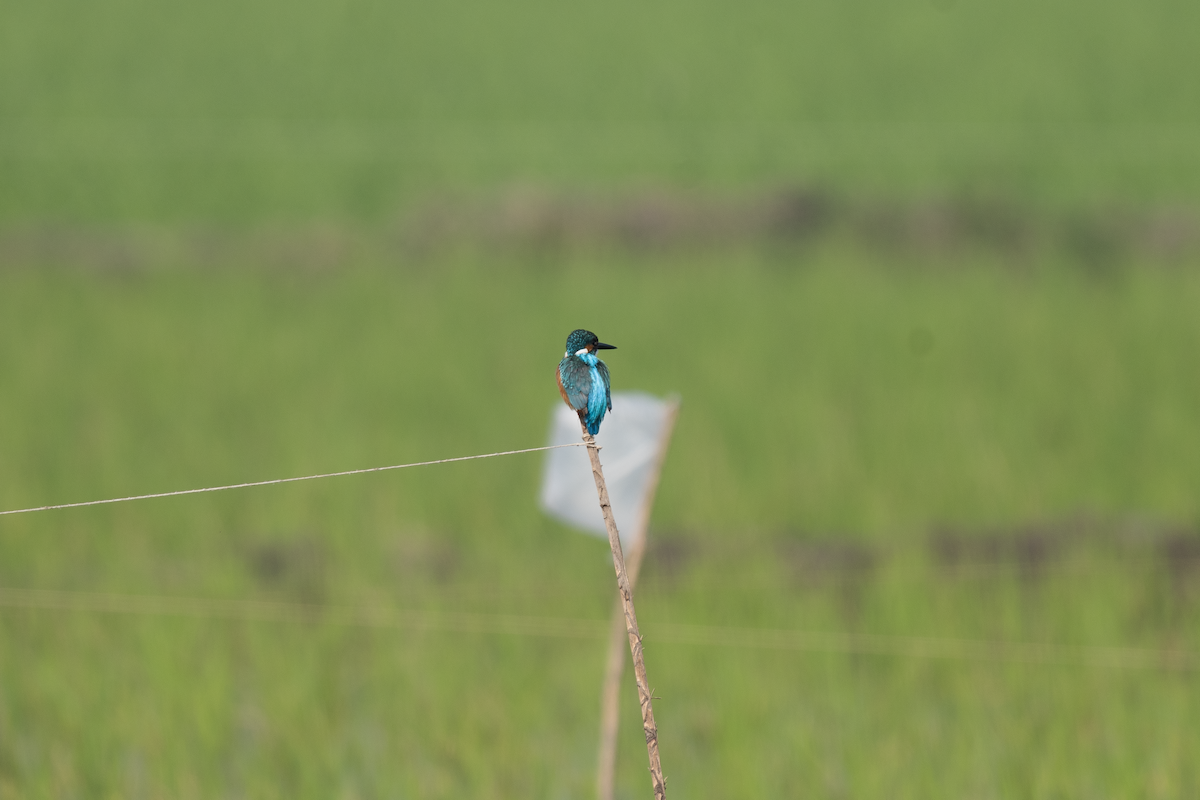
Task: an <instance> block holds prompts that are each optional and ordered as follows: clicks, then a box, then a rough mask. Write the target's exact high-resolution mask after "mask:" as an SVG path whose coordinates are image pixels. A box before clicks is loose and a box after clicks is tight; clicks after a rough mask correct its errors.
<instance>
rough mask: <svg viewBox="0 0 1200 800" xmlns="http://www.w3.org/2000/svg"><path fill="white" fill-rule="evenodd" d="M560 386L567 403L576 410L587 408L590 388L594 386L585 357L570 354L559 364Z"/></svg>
mask: <svg viewBox="0 0 1200 800" xmlns="http://www.w3.org/2000/svg"><path fill="white" fill-rule="evenodd" d="M558 387H559V390H560V391H561V392H562V396H563V399H564V400H566V401H567V405H569V406H570V407H571V408H573V409H575V410H576V411H581V410H583V409H585V408H587V401H588V390H590V389H591V388H592V376H591V373H590V372H589V370H588V365H587V364H585V363H584V362H583V359H581V358H578V357H575V356H568V357H567V358H564V359H563V360H562V361H560V362H559V364H558Z"/></svg>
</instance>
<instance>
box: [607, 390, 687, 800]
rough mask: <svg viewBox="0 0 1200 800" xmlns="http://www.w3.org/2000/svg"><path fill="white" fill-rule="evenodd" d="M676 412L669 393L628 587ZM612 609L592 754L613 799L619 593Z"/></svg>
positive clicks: (637, 567) (621, 632)
mask: <svg viewBox="0 0 1200 800" xmlns="http://www.w3.org/2000/svg"><path fill="white" fill-rule="evenodd" d="M678 416H679V399H678V397H673V398H671V399H670V401H669V405H668V407H667V414H666V418H665V419H664V420H663V427H662V431H661V433H660V435H659V440H658V452H657V456H656V459H655V463H654V466H653V469H652V471H651V473H650V478H649V485H648V486H647V487H646V497H645V501H644V502H643V504H642V508H641V515H640V516H639V518H638V524H637V529H636V530H635V531H634V536H633V541H632V543H631V546H630V548H629V559H628V560H627V561H626V562H625V567H626V572H627V573H628V575H629V587H630V589H632V588H633V587H634V586H636V585H637V579H638V573H639V572H640V571H641V566H642V557H643V556H644V555H645V552H646V536H647V535H648V533H649V530H650V512H651V511H652V509H653V507H654V494H655V492H656V491H657V490H658V479H659V477H660V476H661V475H662V466H663V461H664V460H665V458H666V455H667V445H668V444H669V443H670V441H671V433H672V431H673V430H674V428H675V419H676V417H678ZM615 606H616V607H615V608H614V609H613V617H612V627H611V630H610V632H609V636H608V658H607V660H606V662H605V667H604V688H603V689H602V691H601V693H600V745H599V748H598V750H597V755H596V798H597V800H613V787H614V783H615V780H616V772H617V728H618V724H619V722H620V719H621V706H620V699H621V676H622V675H623V674H624V672H625V639H626V635H627V632H626V630H625V613H624V608H623V603H622V600H621V598H620V597H618V598H617V599H616V602H615Z"/></svg>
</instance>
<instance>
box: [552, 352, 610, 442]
mask: <svg viewBox="0 0 1200 800" xmlns="http://www.w3.org/2000/svg"><path fill="white" fill-rule="evenodd" d="M616 349H617V348H616V347H615V346H614V345H611V344H604V342H602V341H600V338H599V337H598V336H596V334H594V333H592V332H591V331H585V330H584V329H583V328H579V329H577V330H573V331H571V335H570V336H568V337H567V352H566V353H564V354H563V360H562V361H560V362H558V369H557V370H556V373H555V376H556V377H557V378H558V392H559V394H561V395H562V399H563V401H564V402H566V404H567V405H568V406H570V407H571V408H572V409H573V410H574V411H575V412H576V413H577V414H579V421H580V422H581V423H583V424H584V425H585V426H586V427H587V432H588V433H589V434H591V435H592V436H595V435H596V434H597V433H599V432H600V423H601V422H603V421H604V412H606V411H612V390H611V389H610V386H609V380H608V366H607V365H605V363H604V362H603V361H601V360H600V359H599V358H597V357H596V351H597V350H616Z"/></svg>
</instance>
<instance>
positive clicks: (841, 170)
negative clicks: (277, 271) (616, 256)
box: [0, 0, 1200, 225]
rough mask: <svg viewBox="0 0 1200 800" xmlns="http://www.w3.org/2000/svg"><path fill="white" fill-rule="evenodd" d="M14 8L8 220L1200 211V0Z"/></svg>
mask: <svg viewBox="0 0 1200 800" xmlns="http://www.w3.org/2000/svg"><path fill="white" fill-rule="evenodd" d="M3 13H4V17H5V24H4V26H3V29H2V30H0V171H2V172H3V174H4V176H5V178H4V180H3V181H2V182H0V220H6V221H8V220H17V221H28V220H30V219H34V220H42V219H51V220H61V219H67V220H76V221H88V222H93V223H106V222H112V221H114V220H115V221H121V222H126V223H129V222H134V223H144V222H147V221H160V222H162V221H168V222H178V221H193V220H195V219H197V218H201V219H211V220H218V221H221V222H224V223H228V224H234V225H244V224H247V223H252V222H255V221H262V220H278V219H291V220H294V219H300V220H310V219H319V220H320V219H328V218H339V219H352V220H362V219H372V220H376V221H378V220H387V219H389V218H390V215H393V214H395V213H396V212H397V211H398V210H399V209H400V208H402V207H403V206H404V205H405V204H406V203H407V202H409V201H411V200H412V199H413V198H418V199H420V198H422V197H424V195H425V194H427V193H428V192H430V191H434V192H440V191H445V190H446V189H447V188H449V187H458V188H467V189H475V188H478V187H480V186H491V185H497V184H505V183H508V182H511V181H514V180H531V181H536V182H540V183H549V184H554V185H565V186H567V187H570V188H577V187H579V186H589V187H596V188H604V187H612V186H618V187H620V186H624V185H626V184H628V183H630V182H633V183H640V182H648V183H656V184H657V183H672V184H679V185H685V186H716V187H739V186H745V185H757V184H760V183H764V182H765V183H769V184H775V183H780V182H795V181H817V182H824V183H828V184H831V185H835V186H837V187H839V188H844V189H851V190H855V191H863V192H870V193H883V194H901V195H905V196H907V195H910V194H912V193H914V192H919V193H926V194H929V193H933V194H937V193H947V192H949V193H953V192H963V191H965V192H974V193H980V192H982V193H990V194H1001V195H1005V196H1015V197H1017V198H1018V199H1020V200H1023V201H1027V202H1031V203H1039V204H1050V205H1056V206H1063V205H1067V206H1070V205H1077V204H1080V203H1085V204H1086V203H1097V202H1101V203H1103V202H1116V203H1130V202H1138V203H1143V202H1150V203H1193V202H1194V201H1195V198H1196V196H1197V193H1200V145H1197V144H1196V143H1197V142H1200V135H1198V131H1200V110H1197V104H1196V103H1195V102H1193V97H1194V91H1193V88H1192V86H1193V81H1192V80H1191V76H1194V75H1195V74H1196V72H1197V70H1198V69H1200V56H1198V55H1197V54H1196V48H1195V47H1194V46H1193V42H1192V36H1191V32H1192V31H1193V30H1195V29H1196V26H1197V24H1198V23H1200V19H1198V15H1200V11H1198V10H1197V8H1196V6H1195V4H1194V3H1189V2H1186V0H1154V1H1153V2H1150V3H1148V4H1140V5H1138V6H1136V7H1134V6H1129V5H1126V4H1121V3H1112V2H1105V3H1088V2H1084V1H1083V0H1063V1H1062V2H1058V3H1054V4H1050V5H1047V4H1045V3H1036V2H1032V0H1021V2H1016V3H1006V4H1004V5H1003V7H999V6H992V5H988V4H984V3H979V2H972V1H971V0H946V2H942V1H941V0H930V1H929V2H926V1H925V0H919V1H918V2H906V3H885V2H879V1H878V0H869V1H867V0H863V1H861V2H852V3H832V2H822V3H815V4H783V3H774V2H769V1H768V0H755V2H751V3H748V4H743V5H742V6H740V7H739V9H738V10H737V12H736V13H733V12H732V11H731V10H730V9H728V8H727V7H726V6H724V5H723V4H720V3H713V2H704V3H700V4H697V3H694V2H692V3H683V2H679V1H678V0H672V1H671V2H663V3H659V4H655V5H653V6H650V7H647V6H646V5H645V4H633V3H624V4H622V3H617V4H612V3H610V4H606V5H604V6H603V7H597V8H594V9H585V8H578V7H572V8H565V7H562V6H560V5H557V4H554V3H550V2H546V1H545V0H518V1H517V2H512V3H505V4H504V5H503V6H489V5H487V4H485V3H458V4H455V5H453V6H451V7H437V8H433V7H420V6H415V5H414V6H396V5H395V4H389V3H385V2H381V0H352V1H351V2H347V3H343V4H340V5H329V4H327V3H316V2H299V3H285V2H282V1H281V0H256V1H255V2H253V3H249V4H247V3H232V2H215V3H208V4H205V5H204V6H203V7H202V8H199V7H198V8H194V9H181V8H174V7H171V8H167V7H158V6H155V5H153V4H149V3H146V2H144V0H120V1H119V2H115V3H108V4H105V5H104V6H102V7H101V6H92V5H87V4H81V3H76V2H70V0H51V2H47V3H38V4H14V3H6V4H5V5H4V7H3Z"/></svg>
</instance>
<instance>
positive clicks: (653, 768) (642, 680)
mask: <svg viewBox="0 0 1200 800" xmlns="http://www.w3.org/2000/svg"><path fill="white" fill-rule="evenodd" d="M581 424H582V420H581ZM583 441H584V444H586V445H587V451H588V456H589V457H590V458H591V461H592V477H593V478H594V479H595V480H596V494H597V495H598V496H599V499H600V512H601V513H602V514H603V515H604V527H605V528H606V529H607V530H608V545H609V547H610V548H611V549H612V555H613V568H614V569H615V570H616V573H617V592H618V593H619V595H620V598H621V608H622V610H623V612H624V614H625V631H626V633H627V634H628V635H629V650H630V652H631V653H632V655H633V674H634V678H635V679H636V681H637V689H638V699H639V701H640V702H641V707H642V728H643V729H644V730H645V732H646V754H647V756H648V757H649V759H650V782H651V784H652V785H653V787H654V800H665V798H666V796H667V787H666V781H665V780H664V779H663V773H662V763H661V762H660V761H659V758H658V726H657V725H655V723H654V708H653V706H652V703H651V700H652V697H651V694H650V684H649V682H648V681H647V679H646V663H645V660H644V658H643V656H642V634H641V632H640V631H639V630H638V623H637V612H636V611H635V610H634V608H633V589H632V588H631V586H630V584H629V575H628V574H626V572H625V557H624V555H623V554H622V553H621V535H620V533H619V532H618V531H617V523H616V520H614V519H613V513H612V506H611V505H610V504H609V501H608V487H607V486H606V485H605V483H604V470H603V468H602V467H601V466H600V448H599V447H598V446H597V445H596V439H595V437H593V436H592V435H591V434H590V433H588V432H587V426H586V425H583Z"/></svg>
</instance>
